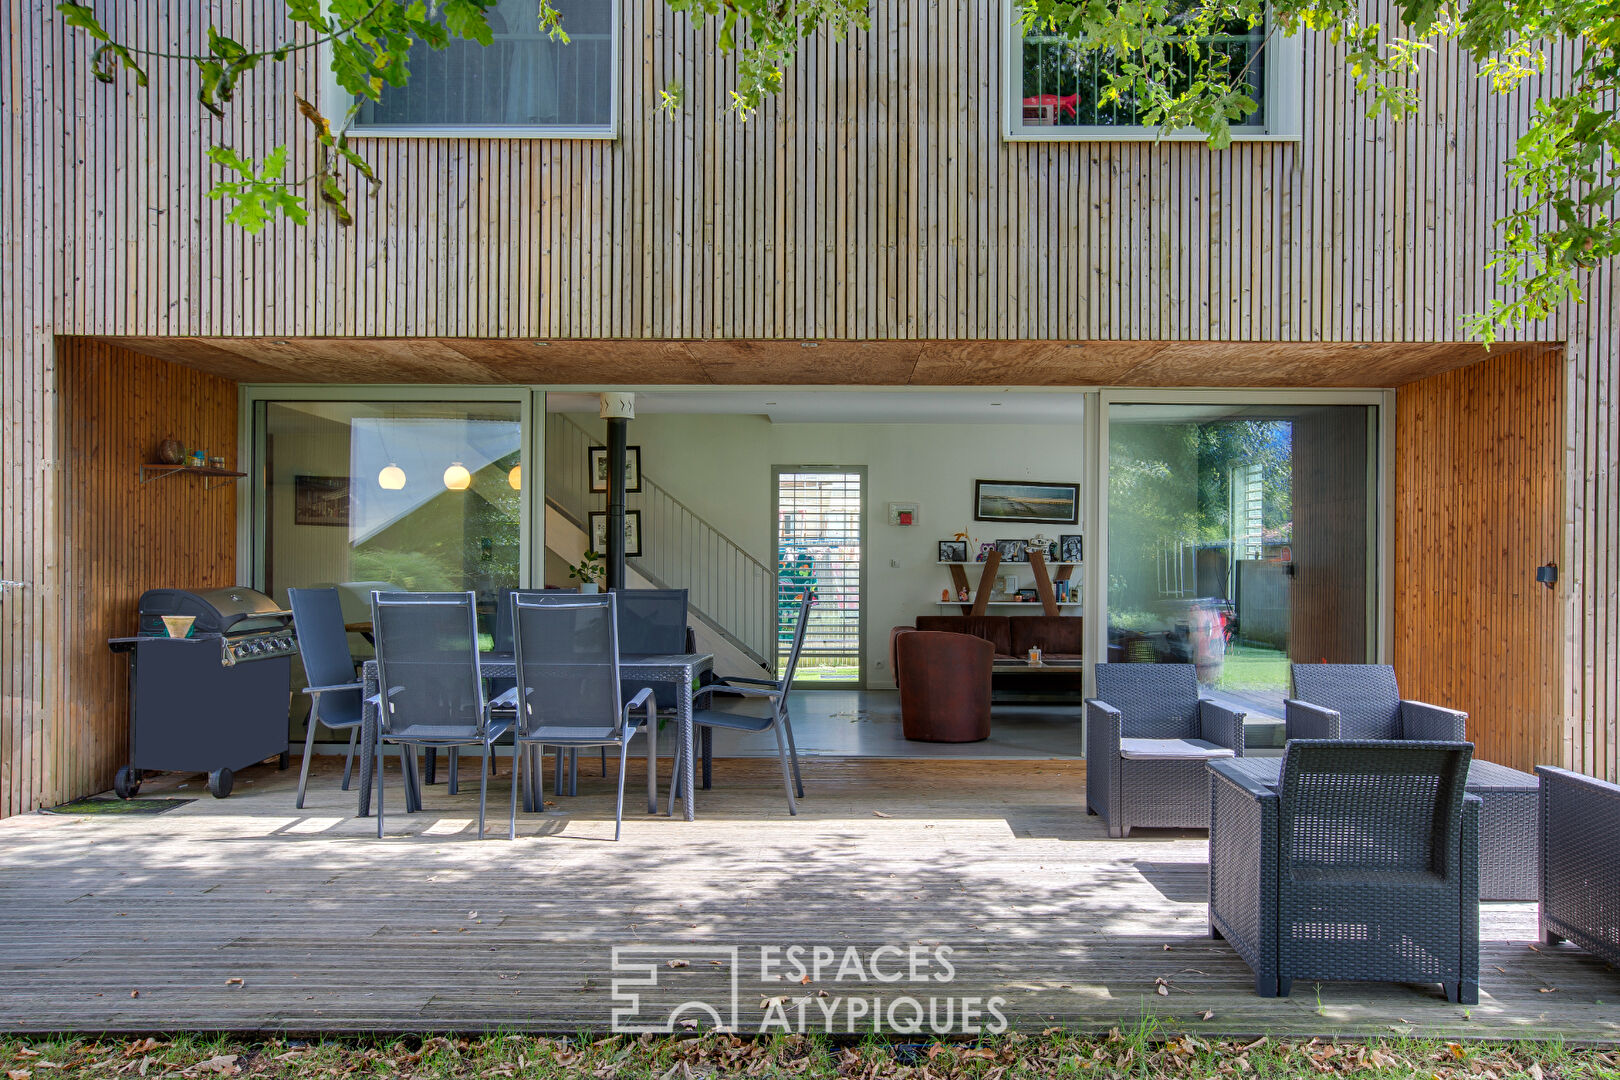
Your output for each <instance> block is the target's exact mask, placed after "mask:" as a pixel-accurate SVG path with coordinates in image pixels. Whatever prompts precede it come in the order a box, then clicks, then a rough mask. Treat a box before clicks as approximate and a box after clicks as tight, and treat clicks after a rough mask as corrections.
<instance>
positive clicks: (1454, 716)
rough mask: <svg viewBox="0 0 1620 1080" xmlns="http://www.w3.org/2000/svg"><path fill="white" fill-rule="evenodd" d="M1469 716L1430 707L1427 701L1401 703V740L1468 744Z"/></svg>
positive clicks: (1452, 710) (1455, 711)
mask: <svg viewBox="0 0 1620 1080" xmlns="http://www.w3.org/2000/svg"><path fill="white" fill-rule="evenodd" d="M1467 726H1468V714H1467V713H1465V712H1458V711H1457V710H1456V709H1447V708H1443V707H1441V706H1439V705H1430V704H1429V703H1428V702H1426V701H1403V702H1401V738H1403V739H1412V740H1416V741H1419V742H1467V741H1468V738H1467V736H1466V735H1465V734H1464V732H1465V730H1466V728H1467Z"/></svg>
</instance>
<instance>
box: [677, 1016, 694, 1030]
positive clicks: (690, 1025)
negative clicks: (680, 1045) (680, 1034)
mask: <svg viewBox="0 0 1620 1080" xmlns="http://www.w3.org/2000/svg"><path fill="white" fill-rule="evenodd" d="M697 1026H698V1022H697V1021H696V1020H694V1019H692V1018H691V1017H690V1016H683V1017H681V1027H683V1028H685V1029H686V1030H687V1031H696V1030H697Z"/></svg>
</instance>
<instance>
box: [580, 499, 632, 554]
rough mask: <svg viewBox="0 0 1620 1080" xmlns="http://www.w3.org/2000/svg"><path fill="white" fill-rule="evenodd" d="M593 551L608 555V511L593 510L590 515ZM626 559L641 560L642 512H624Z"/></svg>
mask: <svg viewBox="0 0 1620 1080" xmlns="http://www.w3.org/2000/svg"><path fill="white" fill-rule="evenodd" d="M589 516H590V520H589V522H588V524H589V525H590V536H591V550H592V551H595V552H599V553H601V554H603V555H605V554H607V536H608V528H607V511H606V510H592V511H591V513H590V515H589ZM624 557H625V558H627V559H639V558H641V511H640V510H626V511H625V512H624Z"/></svg>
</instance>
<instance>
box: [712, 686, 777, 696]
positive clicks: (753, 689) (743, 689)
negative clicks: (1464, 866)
mask: <svg viewBox="0 0 1620 1080" xmlns="http://www.w3.org/2000/svg"><path fill="white" fill-rule="evenodd" d="M715 689H716V690H720V691H722V692H724V693H728V694H736V695H737V696H738V697H768V698H779V697H781V696H782V691H780V690H778V689H777V688H776V687H774V686H717V687H715Z"/></svg>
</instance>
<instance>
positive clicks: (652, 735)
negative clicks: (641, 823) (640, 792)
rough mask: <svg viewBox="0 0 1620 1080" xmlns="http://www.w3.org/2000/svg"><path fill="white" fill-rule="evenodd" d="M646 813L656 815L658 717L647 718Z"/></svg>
mask: <svg viewBox="0 0 1620 1080" xmlns="http://www.w3.org/2000/svg"><path fill="white" fill-rule="evenodd" d="M644 731H645V734H646V736H647V813H649V814H656V813H658V717H656V716H649V717H647V724H646V727H645V729H644Z"/></svg>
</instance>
